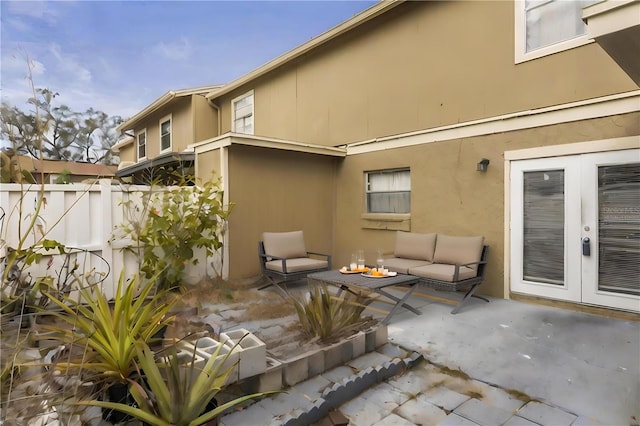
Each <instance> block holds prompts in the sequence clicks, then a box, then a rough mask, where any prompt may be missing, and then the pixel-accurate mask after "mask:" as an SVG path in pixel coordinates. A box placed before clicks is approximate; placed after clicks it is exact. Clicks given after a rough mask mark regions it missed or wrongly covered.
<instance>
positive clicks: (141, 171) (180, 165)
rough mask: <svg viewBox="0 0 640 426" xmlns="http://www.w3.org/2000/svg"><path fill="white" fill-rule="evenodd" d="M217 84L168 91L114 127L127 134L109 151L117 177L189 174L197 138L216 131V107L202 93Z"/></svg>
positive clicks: (146, 179)
mask: <svg viewBox="0 0 640 426" xmlns="http://www.w3.org/2000/svg"><path fill="white" fill-rule="evenodd" d="M220 87H221V86H219V85H213V86H203V87H196V88H192V89H183V90H176V91H169V92H167V93H165V94H164V95H162V96H161V97H160V98H158V99H156V100H155V101H154V102H153V103H151V104H150V105H149V106H147V107H146V108H144V109H143V110H142V111H140V112H139V113H137V114H136V115H134V116H133V117H131V118H130V119H128V120H127V121H125V122H124V123H122V124H120V125H119V126H118V130H119V131H120V132H121V133H122V134H124V135H126V136H127V137H125V138H123V139H122V140H121V141H119V142H118V143H117V144H116V145H114V147H113V148H112V150H113V151H114V152H117V153H118V155H119V156H120V167H119V168H118V172H117V176H118V177H129V178H130V179H131V180H132V181H133V182H134V183H149V182H150V181H151V180H153V179H154V178H161V179H162V178H163V177H164V171H166V170H169V171H179V172H182V173H183V174H193V161H194V153H193V149H190V148H189V147H190V146H191V145H192V144H193V143H194V142H197V141H201V140H203V139H207V138H210V137H213V136H215V135H218V134H219V130H218V129H219V123H218V116H217V110H216V108H215V106H212V105H211V104H210V103H209V101H208V100H207V98H206V97H205V95H206V94H207V93H209V92H211V91H212V90H216V89H218V88H220Z"/></svg>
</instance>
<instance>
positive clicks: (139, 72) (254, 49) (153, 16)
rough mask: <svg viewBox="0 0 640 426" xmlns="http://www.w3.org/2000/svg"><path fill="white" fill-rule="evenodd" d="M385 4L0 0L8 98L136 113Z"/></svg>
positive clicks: (2, 90)
mask: <svg viewBox="0 0 640 426" xmlns="http://www.w3.org/2000/svg"><path fill="white" fill-rule="evenodd" d="M374 3H375V1H370V0H369V1H359V0H358V1H357V0H350V1H158V0H156V1H47V2H40V1H16V2H14V1H5V0H0V12H1V15H0V22H1V24H2V28H1V30H0V37H1V38H0V43H1V45H0V48H1V49H0V53H1V62H0V95H1V97H2V100H3V101H7V102H9V103H11V104H12V105H17V106H20V107H21V108H27V107H26V106H25V101H26V99H28V98H29V97H30V96H31V89H30V86H29V83H28V79H27V78H26V77H27V75H28V67H27V59H26V58H27V57H28V58H29V59H30V61H31V64H32V65H33V70H32V75H33V80H34V83H35V85H36V87H47V88H49V89H51V90H53V91H56V92H58V93H59V94H60V96H59V97H58V98H57V102H58V103H59V104H65V105H68V106H70V107H71V108H72V109H75V110H78V111H84V110H85V109H87V108H89V107H93V108H96V109H99V110H102V111H104V112H106V113H108V114H110V115H120V116H122V117H123V118H127V117H130V116H131V115H133V114H134V113H136V112H137V111H139V110H140V109H142V108H144V107H145V106H146V105H148V104H149V103H151V102H153V101H154V100H155V99H156V98H158V97H159V96H161V95H162V94H164V93H165V92H167V91H168V90H174V89H184V88H188V87H195V86H204V85H209V84H218V83H227V82H229V81H231V80H233V79H235V78H237V77H239V76H241V75H243V74H245V73H247V72H249V71H251V70H252V69H254V68H257V67H258V66H260V65H262V64H264V63H266V62H268V61H270V60H271V59H274V58H275V57H277V56H279V55H281V54H283V53H285V52H287V51H289V50H291V49H293V48H294V47H296V46H298V45H300V44H301V43H304V42H305V41H307V40H309V39H310V38H312V37H315V36H317V35H319V34H321V33H323V32H324V31H326V30H328V29H330V28H332V27H333V26H335V25H337V24H339V23H341V22H343V21H345V20H346V19H349V18H350V17H352V16H353V15H355V14H357V13H359V12H361V11H363V10H365V9H366V8H368V7H369V6H371V5H372V4H374Z"/></svg>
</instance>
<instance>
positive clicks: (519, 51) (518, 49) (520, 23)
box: [513, 0, 594, 64]
mask: <svg viewBox="0 0 640 426" xmlns="http://www.w3.org/2000/svg"><path fill="white" fill-rule="evenodd" d="M524 8H525V4H524V0H515V1H514V5H513V9H514V12H515V22H514V23H515V25H514V34H515V52H514V60H515V63H516V64H520V63H522V62H527V61H531V60H533V59H538V58H542V57H544V56H549V55H553V54H554V53H558V52H562V51H565V50H569V49H574V48H576V47H580V46H584V45H585V44H590V43H593V42H594V40H593V39H591V38H589V36H588V33H587V34H584V35H581V36H577V37H574V38H572V39H569V40H565V41H561V42H558V43H554V44H552V45H549V46H544V47H541V48H539V49H536V50H533V51H531V52H527V47H526V46H527V40H526V30H527V23H526V19H525V9H524Z"/></svg>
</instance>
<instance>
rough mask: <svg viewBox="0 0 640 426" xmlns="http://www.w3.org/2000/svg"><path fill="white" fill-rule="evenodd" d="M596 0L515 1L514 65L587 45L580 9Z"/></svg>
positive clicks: (585, 28)
mask: <svg viewBox="0 0 640 426" xmlns="http://www.w3.org/2000/svg"><path fill="white" fill-rule="evenodd" d="M596 1H599V0H517V1H516V3H515V13H516V16H515V37H516V40H515V41H516V46H515V48H516V51H515V56H516V63H518V62H524V61H528V60H530V59H535V58H540V57H542V56H546V55H550V54H552V53H556V52H560V51H562V50H568V49H572V48H574V47H578V46H582V45H583V44H587V43H590V42H591V41H592V40H589V39H588V38H587V36H586V33H587V27H586V25H585V23H584V22H583V21H582V8H583V7H586V6H588V5H590V4H593V3H595V2H596Z"/></svg>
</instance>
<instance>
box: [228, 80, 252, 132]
mask: <svg viewBox="0 0 640 426" xmlns="http://www.w3.org/2000/svg"><path fill="white" fill-rule="evenodd" d="M231 108H232V117H231V120H232V123H231V130H232V131H233V132H236V133H246V134H248V135H252V134H253V90H252V91H251V92H249V93H245V94H244V95H242V96H240V97H237V98H235V99H234V100H232V101H231Z"/></svg>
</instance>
